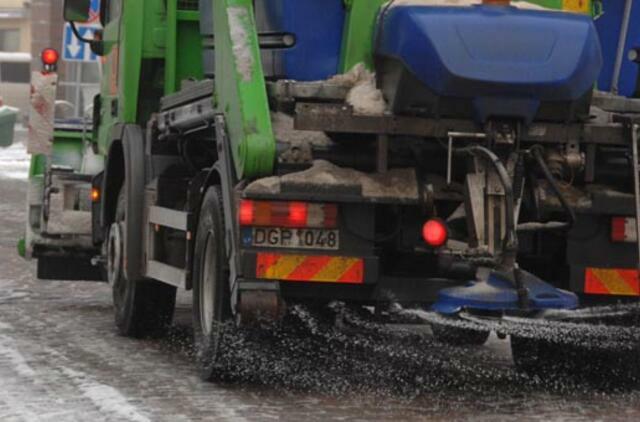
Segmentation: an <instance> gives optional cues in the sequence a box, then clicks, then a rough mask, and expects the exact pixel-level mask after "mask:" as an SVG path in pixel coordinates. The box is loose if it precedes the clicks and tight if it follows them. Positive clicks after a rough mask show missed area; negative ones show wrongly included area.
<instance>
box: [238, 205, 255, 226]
mask: <svg viewBox="0 0 640 422" xmlns="http://www.w3.org/2000/svg"><path fill="white" fill-rule="evenodd" d="M254 211H255V207H254V202H253V201H249V200H246V199H243V200H242V201H240V225H241V226H250V225H252V224H253V217H254V214H255V212H254Z"/></svg>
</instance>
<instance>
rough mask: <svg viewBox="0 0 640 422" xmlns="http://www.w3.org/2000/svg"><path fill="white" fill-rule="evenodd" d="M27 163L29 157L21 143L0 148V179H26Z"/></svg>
mask: <svg viewBox="0 0 640 422" xmlns="http://www.w3.org/2000/svg"><path fill="white" fill-rule="evenodd" d="M29 163H30V158H29V155H28V154H27V150H26V148H25V146H24V145H23V144H22V143H20V142H18V143H15V144H13V145H11V146H10V147H9V148H4V149H3V148H0V179H26V178H27V176H28V174H29Z"/></svg>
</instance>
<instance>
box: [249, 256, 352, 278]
mask: <svg viewBox="0 0 640 422" xmlns="http://www.w3.org/2000/svg"><path fill="white" fill-rule="evenodd" d="M256 278H259V279H266V280H280V281H307V282H315V283H342V284H362V283H364V260H363V259H362V258H351V257H344V256H319V255H315V256H308V255H285V254H274V253H259V254H258V256H257V258H256Z"/></svg>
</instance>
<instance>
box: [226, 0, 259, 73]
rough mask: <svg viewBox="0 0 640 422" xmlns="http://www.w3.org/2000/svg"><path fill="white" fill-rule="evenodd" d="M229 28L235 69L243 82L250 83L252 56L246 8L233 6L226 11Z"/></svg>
mask: <svg viewBox="0 0 640 422" xmlns="http://www.w3.org/2000/svg"><path fill="white" fill-rule="evenodd" d="M227 14H228V16H229V27H230V29H231V43H232V45H233V55H234V57H235V59H236V69H237V70H238V73H240V75H241V76H242V80H243V81H244V82H249V81H251V74H252V73H253V66H254V63H253V55H252V54H251V40H250V39H249V33H248V32H247V28H249V27H250V24H251V22H250V16H249V12H248V10H247V8H246V7H241V6H234V7H230V8H229V9H228V11H227Z"/></svg>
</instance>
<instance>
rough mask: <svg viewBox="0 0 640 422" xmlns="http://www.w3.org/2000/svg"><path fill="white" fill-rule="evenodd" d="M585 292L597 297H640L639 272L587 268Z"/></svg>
mask: <svg viewBox="0 0 640 422" xmlns="http://www.w3.org/2000/svg"><path fill="white" fill-rule="evenodd" d="M584 292H585V293H590V294H595V295H614V296H638V295H640V278H639V277H638V270H630V269H618V268H587V269H586V270H585V277H584Z"/></svg>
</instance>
